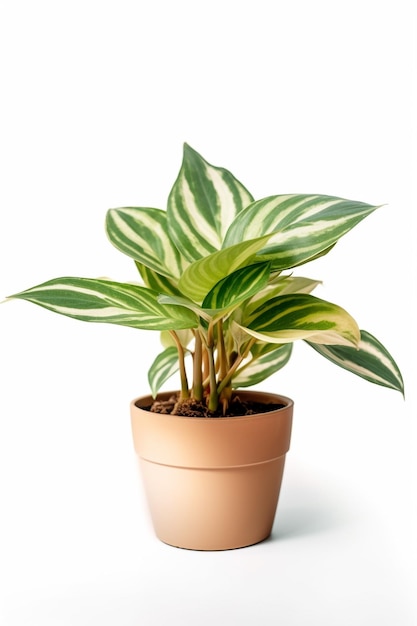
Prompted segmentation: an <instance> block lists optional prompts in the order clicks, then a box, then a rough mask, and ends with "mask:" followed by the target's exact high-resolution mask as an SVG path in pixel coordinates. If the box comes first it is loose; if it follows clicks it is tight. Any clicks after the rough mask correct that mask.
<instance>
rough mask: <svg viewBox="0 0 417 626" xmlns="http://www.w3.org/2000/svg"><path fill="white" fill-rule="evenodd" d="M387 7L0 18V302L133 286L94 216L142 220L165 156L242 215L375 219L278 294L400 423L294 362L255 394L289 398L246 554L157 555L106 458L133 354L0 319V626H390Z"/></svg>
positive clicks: (393, 264) (411, 499) (42, 7)
mask: <svg viewBox="0 0 417 626" xmlns="http://www.w3.org/2000/svg"><path fill="white" fill-rule="evenodd" d="M412 5H413V3H412V2H406V1H403V0H396V1H395V2H393V1H391V2H389V1H385V0H381V1H380V2H367V1H366V0H362V1H360V2H359V1H356V0H353V1H352V0H350V1H349V2H338V1H333V2H332V1H327V2H326V1H320V0H318V1H317V0H316V1H315V2H308V1H307V0H305V1H297V0H294V1H293V2H289V1H288V2H267V1H263V0H257V1H256V2H253V3H252V2H245V1H243V0H242V1H240V2H237V1H236V2H233V1H227V0H223V1H222V2H220V1H218V0H210V2H198V1H196V0H195V1H194V2H192V1H185V0H177V1H175V2H168V1H165V2H164V1H161V0H159V1H158V0H153V2H144V1H142V2H141V1H136V2H133V1H130V2H129V1H124V0H118V1H117V2H107V1H102V2H98V1H96V2H94V1H89V0H83V1H82V2H81V1H74V0H73V1H72V2H56V1H52V0H51V1H50V2H47V1H45V0H38V1H37V2H29V1H27V2H24V1H21V0H13V1H12V0H10V1H8V0H2V1H1V2H0V63H1V75H0V89H1V98H0V110H1V112H0V129H1V132H0V172H1V174H0V176H1V184H0V212H1V226H0V299H2V298H3V297H5V296H7V295H9V294H11V293H15V292H17V291H19V290H22V289H25V288H27V287H29V286H32V285H34V284H37V283H40V282H42V281H44V280H47V279H49V278H53V277H56V276H62V275H74V276H77V275H78V276H90V277H94V276H110V277H112V278H114V279H116V280H135V279H136V273H135V268H134V266H133V262H132V261H130V260H129V259H128V258H125V257H123V255H121V254H120V253H119V252H117V251H116V250H115V249H113V248H112V246H111V245H110V244H109V243H108V241H107V240H106V236H105V233H104V228H103V221H104V215H105V212H106V210H107V208H109V207H116V206H124V205H138V206H156V207H161V208H163V207H164V206H165V202H166V198H167V195H168V192H169V190H170V187H171V185H172V183H173V182H174V179H175V177H176V175H177V172H178V170H179V167H180V163H181V158H182V143H183V142H184V141H187V142H188V143H190V145H191V146H193V147H194V148H195V149H196V150H198V151H199V152H201V154H202V155H203V156H204V157H205V158H206V159H207V160H208V161H210V162H211V163H214V164H216V165H222V166H225V167H227V168H228V169H230V170H231V171H232V172H233V173H234V174H235V175H236V176H237V177H238V178H239V179H240V180H242V182H243V183H244V184H245V185H246V186H247V187H248V188H249V190H250V191H251V192H252V193H253V195H254V196H255V197H256V198H261V197H263V196H266V195H270V194H278V193H287V192H299V193H310V192H312V193H314V192H317V193H326V194H334V195H339V196H343V197H347V198H352V199H356V200H362V201H366V202H370V203H375V204H384V206H383V208H381V209H380V210H379V211H377V212H376V213H374V214H373V215H371V216H370V217H368V218H367V219H366V220H365V222H363V223H362V224H360V225H359V226H357V228H356V229H355V230H354V231H352V232H351V233H350V234H349V235H347V236H346V237H345V238H344V239H343V240H342V241H341V242H340V243H339V244H338V245H337V246H336V248H335V250H333V251H332V253H331V255H329V256H327V257H325V258H324V259H322V260H320V261H318V262H316V263H315V264H314V265H312V266H311V267H309V266H306V267H305V268H302V271H299V272H298V273H299V274H301V273H302V272H303V273H305V274H306V275H307V276H310V277H312V278H319V279H322V280H323V281H324V285H323V287H321V288H320V290H319V291H317V295H319V296H321V297H324V298H327V299H329V300H332V301H334V302H336V303H338V304H340V305H342V306H344V307H345V308H347V309H348V310H349V311H350V312H351V313H352V314H353V315H354V316H355V317H356V319H357V320H358V322H359V324H360V326H361V327H362V328H365V329H367V330H369V331H370V332H372V333H373V334H375V335H376V336H377V337H378V338H379V339H380V340H381V341H382V342H383V343H384V344H385V345H386V346H387V348H388V349H389V350H390V351H391V352H392V354H393V355H394V356H395V358H396V360H397V361H398V364H399V365H400V367H401V369H402V371H403V374H404V379H405V383H406V401H405V402H404V400H403V399H402V398H401V396H400V394H398V393H397V392H394V391H390V390H386V389H384V388H381V387H377V386H375V385H371V384H369V383H366V382H364V381H362V380H361V379H359V378H357V377H355V376H353V375H351V374H349V373H347V372H344V371H343V370H340V369H339V368H336V367H335V366H332V365H331V364H330V363H329V362H327V361H325V360H324V359H322V358H320V357H319V356H318V355H317V354H315V353H314V352H313V351H312V350H309V348H308V347H307V346H304V345H303V344H300V345H297V346H296V349H295V351H294V356H293V358H292V361H291V363H290V364H289V365H288V366H287V367H286V368H285V369H284V370H283V371H282V372H281V373H279V374H277V375H276V376H274V377H273V378H272V379H270V380H269V381H268V382H266V383H264V384H263V385H262V386H261V388H263V389H272V390H275V391H277V392H280V393H284V394H285V395H289V396H291V397H293V398H294V399H295V422H294V431H293V439H292V448H291V451H290V453H289V455H288V462H287V467H286V475H285V477H284V487H283V491H282V494H281V500H280V505H279V509H278V514H277V518H276V522H275V526H274V531H273V534H272V537H271V539H270V540H268V541H266V542H264V543H262V544H259V545H257V546H254V547H251V548H246V549H243V550H236V551H231V552H214V553H200V552H191V551H184V550H178V549H175V548H171V547H168V546H165V545H164V544H162V543H160V542H158V541H157V540H156V539H155V538H154V535H153V531H152V529H151V526H150V523H149V520H148V514H147V509H146V505H145V503H144V500H143V495H142V491H141V486H140V481H139V478H138V475H137V473H136V464H135V459H134V456H133V449H132V443H131V439H130V425H129V417H128V403H129V401H130V399H131V398H133V397H135V396H137V395H141V394H143V393H147V390H148V389H147V383H146V378H145V376H146V371H147V368H148V367H149V365H150V363H151V361H152V359H153V357H154V356H155V354H156V353H157V351H158V350H159V345H158V337H157V335H156V334H155V335H153V334H152V333H145V332H142V331H134V330H132V329H125V328H118V327H111V326H106V325H103V326H100V325H89V324H83V323H80V322H77V321H74V320H69V319H66V318H63V317H60V316H54V315H53V314H51V313H49V312H47V311H44V310H42V309H40V308H37V307H35V306H32V305H30V304H28V303H25V302H17V301H15V302H10V303H6V304H3V305H1V306H0V333H1V335H0V341H1V365H0V367H1V372H0V375H1V379H0V383H1V396H0V412H1V415H0V507H1V511H0V515H1V517H0V622H1V624H4V626H90V625H92V626H93V625H94V626H95V625H97V624H100V626H110V625H112V626H113V625H114V626H138V625H140V626H165V625H166V624H174V625H177V624H178V625H185V626H188V625H190V626H191V625H192V626H194V625H197V626H200V625H203V626H205V625H211V624H228V625H229V624H230V625H232V626H234V625H236V626H246V625H248V626H252V625H254V626H264V625H265V626H269V625H271V626H272V625H276V624H280V625H282V626H304V625H307V624H308V625H309V626H310V625H311V626H352V625H355V626H392V625H393V624H395V625H396V626H411V625H415V624H416V611H415V605H414V604H413V600H412V590H413V583H414V585H415V582H416V579H415V570H413V567H412V563H413V561H415V532H414V531H413V514H414V513H415V490H416V482H415V480H413V476H414V475H415V466H414V465H413V461H412V457H413V456H415V453H416V446H415V439H414V440H413V437H414V436H415V420H416V415H415V408H416V404H415V395H416V393H415V386H416V382H415V379H416V370H415V357H414V354H415V350H416V341H415V327H416V323H415V313H414V311H413V305H414V304H415V301H416V290H415V282H416V258H415V256H414V258H413V256H412V247H413V246H415V239H416V222H415V219H414V214H415V211H416V193H415V191H416V190H415V187H414V186H413V185H412V174H413V168H415V166H416V163H415V161H414V163H413V161H412V143H413V140H412V115H413V104H412V87H413V84H412V83H413V80H414V79H415V74H416V66H415V63H413V59H414V58H415V49H413V39H414V38H415V29H414V24H415V22H414V17H413V11H412ZM414 107H415V103H414ZM414 171H415V170H414ZM413 401H414V402H413ZM413 433H414V435H413ZM415 521H416V520H415V518H414V523H415ZM413 551H414V552H413ZM1 620H3V621H1Z"/></svg>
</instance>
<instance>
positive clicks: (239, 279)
mask: <svg viewBox="0 0 417 626" xmlns="http://www.w3.org/2000/svg"><path fill="white" fill-rule="evenodd" d="M270 267H271V264H270V262H269V261H267V262H264V263H255V264H254V265H246V266H245V267H243V268H240V269H238V270H236V271H235V272H233V273H232V274H230V275H229V276H226V278H223V279H222V280H220V281H219V282H218V283H217V284H216V285H214V287H213V289H211V291H209V293H208V294H207V295H206V297H205V298H204V300H203V304H202V305H201V306H202V308H203V309H209V310H210V309H212V310H213V309H216V310H217V311H219V312H222V313H224V312H225V311H227V310H228V309H231V308H234V307H236V306H239V304H241V303H242V302H244V301H245V300H247V299H248V298H250V297H251V296H252V295H254V294H255V293H258V291H259V290H261V289H263V287H264V286H265V285H266V284H267V282H268V278H269V274H270Z"/></svg>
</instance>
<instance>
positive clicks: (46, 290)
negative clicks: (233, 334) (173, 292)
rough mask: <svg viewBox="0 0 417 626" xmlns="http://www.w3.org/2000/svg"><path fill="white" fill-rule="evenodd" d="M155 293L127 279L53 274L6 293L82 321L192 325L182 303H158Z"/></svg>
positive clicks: (165, 326)
mask: <svg viewBox="0 0 417 626" xmlns="http://www.w3.org/2000/svg"><path fill="white" fill-rule="evenodd" d="M158 295H159V294H158V293H156V292H154V291H152V290H151V289H148V288H147V287H142V286H140V285H133V284H130V283H117V282H113V281H109V280H102V279H91V278H74V277H66V278H55V279H54V280H50V281H48V282H46V283H43V284H41V285H38V286H36V287H32V288H31V289H27V290H26V291H22V292H20V293H18V294H15V295H13V296H10V297H11V298H19V299H22V300H27V301H28V302H33V303H34V304H38V305H40V306H42V307H44V308H46V309H49V310H50V311H54V312H55V313H60V314H61V315H66V316H67V317H73V318H75V319H79V320H83V321H86V322H105V323H109V324H120V325H122V326H131V327H133V328H143V329H147V330H172V329H177V328H178V329H180V328H195V327H196V326H198V320H197V318H196V316H195V315H194V314H193V313H192V312H191V311H189V310H188V309H185V308H183V307H178V306H169V305H163V304H160V303H159V302H158V300H157V298H158Z"/></svg>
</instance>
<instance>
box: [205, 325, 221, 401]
mask: <svg viewBox="0 0 417 626" xmlns="http://www.w3.org/2000/svg"><path fill="white" fill-rule="evenodd" d="M207 354H208V359H209V378H210V395H209V403H208V409H209V411H217V409H218V406H219V394H218V393H217V381H216V364H215V362H214V334H213V324H210V325H209V328H208V333H207Z"/></svg>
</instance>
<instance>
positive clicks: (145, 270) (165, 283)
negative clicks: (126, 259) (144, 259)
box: [135, 261, 181, 296]
mask: <svg viewBox="0 0 417 626" xmlns="http://www.w3.org/2000/svg"><path fill="white" fill-rule="evenodd" d="M135 265H136V267H137V269H138V271H139V274H140V275H141V277H142V280H143V282H144V283H145V285H146V286H147V287H149V289H153V290H154V291H157V292H158V293H166V294H170V295H172V296H180V295H181V292H180V290H179V289H178V287H177V285H178V280H174V279H171V278H168V276H164V275H163V274H159V273H158V272H155V271H154V270H151V269H150V268H149V267H146V265H143V263H139V261H135Z"/></svg>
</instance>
